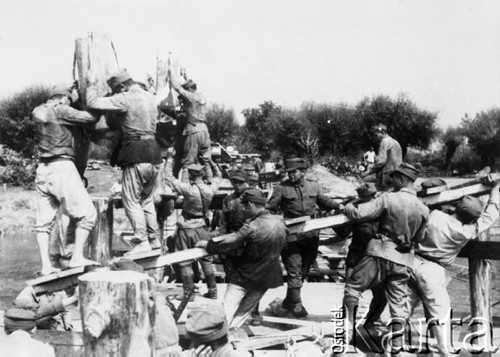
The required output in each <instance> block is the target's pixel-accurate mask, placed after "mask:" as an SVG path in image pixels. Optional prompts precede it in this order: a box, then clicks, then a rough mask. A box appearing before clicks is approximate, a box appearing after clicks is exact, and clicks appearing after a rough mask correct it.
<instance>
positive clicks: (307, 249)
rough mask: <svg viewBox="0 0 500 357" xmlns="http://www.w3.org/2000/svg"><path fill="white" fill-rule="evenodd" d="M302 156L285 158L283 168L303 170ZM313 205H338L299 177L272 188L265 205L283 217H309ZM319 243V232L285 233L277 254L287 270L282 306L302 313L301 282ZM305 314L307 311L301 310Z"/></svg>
mask: <svg viewBox="0 0 500 357" xmlns="http://www.w3.org/2000/svg"><path fill="white" fill-rule="evenodd" d="M305 169H306V165H305V162H304V161H303V160H302V159H299V160H297V159H291V160H287V165H286V171H294V170H305ZM316 206H319V208H321V209H324V210H328V211H330V210H332V209H335V208H338V207H339V204H338V203H337V202H336V201H335V200H334V199H332V198H329V197H326V196H325V195H324V194H323V192H322V191H321V188H320V186H319V184H318V182H317V181H314V180H312V179H309V178H303V179H302V180H301V181H300V182H298V183H293V182H291V181H290V180H289V179H287V180H285V181H284V182H282V183H280V184H279V185H277V186H276V187H275V188H274V189H273V193H272V196H271V198H270V199H269V202H268V204H267V206H266V207H267V208H268V209H269V210H270V211H271V212H278V211H280V210H281V211H282V212H283V215H284V217H285V219H290V218H297V217H302V216H311V217H313V216H314V215H316V213H317V208H316ZM318 245H319V231H311V232H307V233H301V234H293V235H289V236H288V238H287V244H286V245H285V248H284V249H283V251H282V253H281V258H282V260H283V264H284V265H285V268H286V271H287V285H288V289H287V296H286V298H285V300H284V301H283V307H284V308H286V309H288V310H292V311H295V312H296V313H299V312H298V311H301V312H300V313H299V314H304V312H305V309H304V308H303V306H302V301H301V298H300V289H301V288H302V283H303V281H304V279H305V278H306V277H307V274H308V273H309V270H310V268H311V266H312V264H313V263H314V261H315V260H316V256H317V254H318ZM305 314H307V312H305Z"/></svg>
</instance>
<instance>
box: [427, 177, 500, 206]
mask: <svg viewBox="0 0 500 357" xmlns="http://www.w3.org/2000/svg"><path fill="white" fill-rule="evenodd" d="M490 191H491V186H488V185H483V184H481V183H478V184H475V185H472V186H466V187H463V188H457V189H452V190H448V191H444V192H440V193H438V194H435V195H432V196H427V197H420V200H421V201H422V202H423V203H425V204H426V205H427V206H429V207H432V206H436V205H440V204H445V203H450V202H453V201H457V200H460V199H462V198H463V197H464V196H467V195H470V196H481V195H485V194H488V193H489V192H490Z"/></svg>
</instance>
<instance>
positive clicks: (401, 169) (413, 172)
mask: <svg viewBox="0 0 500 357" xmlns="http://www.w3.org/2000/svg"><path fill="white" fill-rule="evenodd" d="M396 173H399V174H402V175H404V176H406V177H408V178H410V179H411V180H412V181H415V180H416V179H417V177H418V174H419V173H420V170H418V169H417V168H416V167H415V166H412V165H410V164H407V163H406V162H403V163H401V164H400V165H399V166H398V167H396V168H395V169H394V171H392V172H391V174H390V175H391V176H393V175H394V174H396Z"/></svg>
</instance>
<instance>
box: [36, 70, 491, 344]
mask: <svg viewBox="0 0 500 357" xmlns="http://www.w3.org/2000/svg"><path fill="white" fill-rule="evenodd" d="M172 84H173V88H174V89H175V90H176V91H177V93H178V95H179V98H180V99H181V100H182V103H183V108H184V111H185V114H186V127H185V128H184V130H183V135H184V146H183V148H184V150H183V155H182V160H181V162H182V170H181V175H180V179H177V178H175V177H174V175H173V170H172V162H169V160H167V162H166V164H165V170H166V175H165V176H164V179H165V184H167V185H168V186H170V187H171V188H172V190H173V191H175V192H176V193H177V194H178V195H182V196H183V206H182V210H181V213H180V215H179V216H178V220H177V228H176V233H175V250H185V249H190V248H194V247H200V248H204V249H206V251H207V252H208V253H210V254H217V255H219V256H220V257H221V259H222V261H223V265H224V270H225V274H226V277H227V281H228V286H227V289H226V293H225V296H224V299H223V305H224V311H225V314H226V319H227V323H228V324H229V327H240V326H241V325H242V324H243V323H244V322H245V321H246V320H247V319H248V318H249V317H250V316H251V315H253V316H254V320H255V322H256V323H259V318H258V303H259V301H260V299H261V298H262V296H263V295H264V294H265V293H266V291H267V290H268V289H271V288H275V287H278V286H280V285H282V284H283V273H282V270H281V262H282V263H283V265H284V267H285V269H286V272H287V290H286V296H285V297H284V299H283V302H282V308H283V309H284V310H286V311H287V312H288V313H289V315H290V316H292V317H298V318H301V317H305V316H307V315H308V312H307V310H306V308H305V306H304V304H303V302H302V298H301V289H302V287H303V283H304V281H305V280H306V278H307V276H308V273H309V271H310V269H311V266H312V265H313V263H314V262H315V260H316V257H317V253H318V246H319V231H318V230H316V231H311V232H307V233H294V234H289V232H288V230H287V227H286V225H285V221H286V220H289V219H294V218H298V217H304V216H309V217H315V216H317V214H318V212H319V210H322V211H327V212H330V214H338V213H343V214H345V215H346V216H347V217H348V218H349V219H350V220H351V224H350V225H349V227H348V228H342V229H337V234H339V235H340V236H344V237H347V236H350V235H352V237H353V243H352V244H351V247H350V250H349V254H348V256H347V259H346V266H347V272H346V286H345V292H344V299H343V303H344V305H345V307H346V311H347V312H348V316H349V318H350V319H351V322H352V323H353V324H354V323H355V311H356V306H357V305H358V304H359V297H360V296H361V294H362V293H363V292H364V291H365V290H367V289H371V290H372V292H373V295H374V300H373V302H372V304H371V308H370V309H371V310H372V315H373V316H375V318H374V319H373V320H374V321H375V320H378V318H377V316H380V310H381V309H383V307H384V306H385V305H386V304H387V305H388V306H389V311H390V315H391V318H392V323H393V325H395V326H396V327H397V325H398V324H400V325H404V323H405V321H407V319H408V318H409V316H410V312H411V309H410V308H409V306H408V304H407V300H408V296H410V295H411V294H410V292H414V295H415V296H418V297H419V298H420V299H421V300H422V301H423V303H424V307H425V313H426V317H427V318H428V319H439V318H443V317H444V314H445V313H446V311H445V310H446V309H447V308H449V306H450V301H449V296H448V294H447V292H446V284H445V281H444V279H445V278H444V267H446V266H447V265H449V264H450V263H451V262H452V261H453V259H454V258H455V257H456V256H457V254H458V252H459V250H460V249H461V248H462V247H463V245H465V243H466V242H467V241H468V240H470V239H473V238H474V237H476V236H477V235H478V234H479V233H480V232H481V231H484V230H485V229H487V228H489V227H490V226H491V225H492V224H493V222H494V221H495V220H496V219H497V218H498V199H499V197H498V183H497V181H498V180H496V177H493V176H492V177H490V181H491V182H495V183H496V184H495V185H494V186H493V188H492V192H491V195H490V199H489V201H488V203H487V204H486V206H484V205H483V204H482V203H481V201H479V200H478V199H476V198H473V197H466V198H464V199H463V200H462V201H461V202H460V203H459V204H458V205H457V207H456V210H455V213H454V214H453V215H447V214H444V213H442V212H440V211H433V212H431V213H429V209H428V208H427V207H426V206H425V205H424V204H423V203H422V202H421V201H420V200H419V199H418V198H417V195H416V191H415V188H414V186H413V184H414V181H415V180H416V178H417V176H418V173H419V170H418V169H417V168H415V167H414V166H412V165H410V164H407V163H404V162H403V160H402V151H401V147H400V145H399V143H398V142H397V141H396V140H394V139H393V138H391V137H390V136H389V135H388V133H387V128H386V127H385V125H383V124H379V125H377V126H376V127H374V128H373V131H372V132H373V135H374V137H376V138H378V139H379V141H380V145H379V149H378V155H377V157H376V159H375V163H374V164H373V165H371V166H370V169H369V170H368V172H367V173H366V177H365V178H366V181H370V180H372V181H375V182H376V184H374V183H364V184H362V185H361V186H360V187H358V190H357V191H358V196H359V198H358V199H357V200H356V201H354V202H350V203H345V202H342V203H341V202H339V201H337V200H335V199H333V198H330V197H328V196H326V195H325V193H324V192H322V189H321V187H320V185H319V183H318V182H317V181H316V180H313V179H311V178H309V177H308V176H307V175H306V171H307V168H308V167H307V163H306V161H305V160H304V159H302V158H289V159H287V160H285V162H284V169H285V171H286V173H287V178H286V179H285V180H283V181H282V182H280V183H279V184H277V185H276V186H275V187H274V188H273V190H272V194H271V195H270V197H269V199H268V198H267V197H266V195H265V194H264V192H262V191H261V190H260V189H259V188H257V187H250V186H249V175H248V172H246V171H245V170H243V169H238V168H235V169H234V170H231V172H230V176H229V178H230V181H231V184H232V186H233V188H234V191H233V192H232V193H231V194H229V195H227V196H226V197H225V198H224V200H223V204H222V212H221V215H220V217H221V218H220V221H219V222H217V223H218V224H217V226H218V227H217V228H216V229H215V230H213V231H210V229H209V227H208V226H207V221H206V217H207V213H208V210H209V206H210V203H211V201H212V198H213V196H214V193H215V191H216V190H217V188H218V184H219V181H218V179H219V178H218V177H214V176H213V173H212V170H211V168H210V137H209V134H208V129H207V126H206V118H205V105H206V101H205V99H204V98H203V96H202V95H201V94H200V93H199V92H198V90H197V86H196V83H195V82H194V81H192V80H186V81H185V82H184V83H183V84H181V83H180V81H178V80H175V79H173V80H172ZM87 85H88V86H87V90H86V103H87V106H88V108H89V110H90V111H91V112H87V111H81V110H77V109H75V108H73V107H72V102H71V101H72V99H71V98H72V96H71V93H70V92H69V91H67V90H56V91H54V92H53V93H52V94H51V96H50V98H49V100H48V101H47V102H46V103H45V104H43V105H41V106H39V107H37V108H35V110H34V111H33V118H34V120H35V123H36V126H37V133H38V134H39V144H38V149H39V166H38V169H37V176H36V187H37V190H38V194H39V199H38V208H37V219H36V232H37V241H38V244H39V249H40V255H41V260H42V269H41V273H42V274H44V275H45V274H50V273H52V272H55V271H57V268H55V267H53V266H52V264H51V262H50V257H49V254H48V244H49V237H50V232H51V229H52V227H53V225H54V222H55V219H56V214H57V211H58V210H62V211H63V212H64V213H65V214H67V215H68V216H69V217H71V219H72V220H73V221H74V222H75V224H76V234H75V246H74V250H73V256H72V259H71V261H70V262H69V267H78V266H81V265H87V264H95V262H92V261H89V260H88V259H86V258H84V257H83V249H84V244H85V241H86V239H87V237H88V235H89V231H90V230H91V229H92V227H93V226H94V223H95V220H96V211H95V208H94V206H93V204H92V201H91V199H90V197H89V195H88V193H87V191H86V190H85V187H84V185H83V183H82V180H81V177H80V175H79V173H78V170H77V169H76V167H75V164H74V162H73V158H74V148H73V136H72V130H73V128H74V127H76V126H85V125H92V124H94V123H95V122H96V121H97V119H96V118H97V115H96V113H108V114H112V117H113V118H114V119H113V121H114V123H115V124H116V128H118V129H119V131H120V137H121V139H120V143H119V147H118V150H116V154H117V155H116V163H117V165H118V166H120V167H121V169H122V200H123V206H124V209H125V213H126V215H127V216H128V218H129V220H130V223H131V225H132V228H133V231H134V238H133V240H132V244H133V248H132V249H131V252H130V254H135V253H139V252H144V251H149V250H152V249H158V248H160V247H161V242H160V241H159V237H160V234H159V228H158V222H157V215H156V212H155V206H154V202H153V191H154V188H155V185H156V184H157V177H158V172H159V171H160V169H161V165H162V157H161V150H160V147H159V145H158V143H157V142H156V140H155V134H156V123H157V119H158V113H159V110H162V108H161V107H158V104H157V100H156V98H155V96H154V95H153V94H152V93H151V92H150V91H148V90H145V89H144V88H143V87H142V86H140V85H139V84H138V83H137V82H135V81H134V80H133V79H132V78H131V76H130V75H129V74H128V73H127V71H126V70H120V71H118V72H117V73H115V74H113V75H112V76H111V77H110V78H109V80H108V85H109V87H110V89H111V91H112V94H111V95H109V96H105V97H100V96H98V94H97V87H96V79H95V77H94V76H93V75H92V74H91V73H90V74H89V76H88V81H87ZM344 203H345V204H344ZM278 213H281V214H280V215H278ZM191 263H192V262H190V261H188V262H184V263H181V264H180V271H181V277H182V283H183V294H181V295H180V296H179V299H186V298H189V299H191V300H192V298H193V294H192V293H193V290H194V273H193V269H192V265H191ZM200 263H201V266H202V269H203V273H204V277H205V281H206V284H207V292H206V293H205V294H204V296H205V297H207V298H212V299H216V298H217V286H216V279H215V273H214V270H213V266H212V260H211V258H210V257H207V258H202V259H200ZM415 301H416V299H415ZM435 334H436V335H437V337H438V340H439V335H440V331H439V329H436V332H435ZM393 347H395V348H400V347H402V341H401V339H395V340H394V346H393Z"/></svg>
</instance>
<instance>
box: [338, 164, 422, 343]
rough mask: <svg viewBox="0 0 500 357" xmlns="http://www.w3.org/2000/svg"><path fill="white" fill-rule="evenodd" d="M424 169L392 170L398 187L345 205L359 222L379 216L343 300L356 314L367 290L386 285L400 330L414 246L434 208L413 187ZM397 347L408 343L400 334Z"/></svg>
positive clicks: (405, 311) (406, 314)
mask: <svg viewBox="0 0 500 357" xmlns="http://www.w3.org/2000/svg"><path fill="white" fill-rule="evenodd" d="M418 173H419V171H418V170H417V169H416V168H415V167H413V166H411V165H409V164H406V163H403V164H401V165H400V166H398V167H397V168H396V169H395V170H394V171H393V172H392V180H393V185H394V190H395V192H385V193H383V194H382V195H380V196H379V197H377V198H375V199H374V200H372V201H370V202H367V203H365V204H361V205H359V206H358V207H356V206H354V205H353V204H348V205H346V206H345V215H346V216H347V217H348V218H349V219H351V220H353V221H354V222H361V221H373V220H378V221H379V227H378V233H377V234H376V237H375V238H372V239H371V240H370V241H369V243H368V247H367V248H366V253H365V254H366V255H365V257H363V258H362V259H361V261H360V262H359V263H358V264H357V265H356V267H355V268H354V270H353V272H352V274H351V277H350V279H349V280H348V281H347V283H346V287H345V290H344V301H343V304H344V305H345V306H346V308H347V310H348V313H349V317H350V319H351V320H352V319H354V316H353V312H354V311H356V309H355V307H356V306H357V305H358V302H359V297H360V296H361V294H362V293H363V292H364V291H365V290H367V289H369V288H372V287H377V286H378V285H381V284H383V285H384V286H385V292H386V297H387V301H388V304H389V310H390V313H391V318H393V319H394V321H395V323H394V326H393V329H395V330H400V328H398V326H399V327H404V322H406V319H407V318H408V317H409V311H408V308H407V299H408V280H409V279H410V274H411V268H412V266H413V264H414V261H415V256H414V253H413V252H414V248H415V246H416V244H417V243H418V242H419V241H421V240H422V239H423V237H424V231H425V225H426V223H427V219H428V216H429V209H428V208H427V207H426V206H425V205H424V204H423V203H422V202H421V201H420V200H419V199H418V198H417V193H416V191H415V189H414V188H413V182H414V181H415V180H416V178H417V175H418ZM389 342H392V346H385V347H386V348H391V347H392V348H393V349H394V351H397V350H398V349H400V348H401V347H402V341H401V338H400V337H398V338H395V339H394V340H393V341H389Z"/></svg>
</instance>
